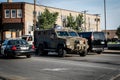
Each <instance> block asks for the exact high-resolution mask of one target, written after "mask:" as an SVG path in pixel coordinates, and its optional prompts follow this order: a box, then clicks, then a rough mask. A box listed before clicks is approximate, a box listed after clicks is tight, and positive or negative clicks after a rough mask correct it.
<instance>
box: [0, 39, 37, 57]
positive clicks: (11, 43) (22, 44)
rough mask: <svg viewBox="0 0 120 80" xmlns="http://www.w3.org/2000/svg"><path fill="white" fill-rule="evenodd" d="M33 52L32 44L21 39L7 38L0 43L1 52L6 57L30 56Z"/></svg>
mask: <svg viewBox="0 0 120 80" xmlns="http://www.w3.org/2000/svg"><path fill="white" fill-rule="evenodd" d="M34 52H35V47H34V45H29V44H28V42H27V41H25V40H23V39H7V40H5V41H4V42H3V43H2V45H1V54H2V55H4V56H6V57H16V56H26V57H27V58H30V57H31V55H32V53H34Z"/></svg>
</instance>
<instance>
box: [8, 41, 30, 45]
mask: <svg viewBox="0 0 120 80" xmlns="http://www.w3.org/2000/svg"><path fill="white" fill-rule="evenodd" d="M19 44H20V45H27V44H28V43H27V42H26V41H25V40H9V41H8V45H19Z"/></svg>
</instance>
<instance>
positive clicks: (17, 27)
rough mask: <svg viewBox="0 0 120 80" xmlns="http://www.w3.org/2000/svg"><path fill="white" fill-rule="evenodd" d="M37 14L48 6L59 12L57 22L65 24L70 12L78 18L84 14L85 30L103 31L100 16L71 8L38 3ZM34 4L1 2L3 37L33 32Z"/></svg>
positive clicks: (0, 22)
mask: <svg viewBox="0 0 120 80" xmlns="http://www.w3.org/2000/svg"><path fill="white" fill-rule="evenodd" d="M35 7H36V20H37V16H38V15H39V14H41V13H42V12H44V10H45V8H47V9H48V10H49V11H50V12H58V13H59V15H58V18H57V21H56V24H58V25H60V26H63V20H64V19H66V18H67V16H69V15H70V14H71V15H72V16H74V17H75V18H76V16H78V15H79V14H83V16H84V21H85V22H84V24H83V25H82V27H81V28H82V29H83V31H101V29H100V16H99V15H95V14H85V13H82V12H76V11H71V10H65V9H60V8H54V7H48V6H42V5H36V6H35ZM33 13H34V4H31V3H26V2H12V1H10V2H4V3H1V4H0V25H1V26H0V32H1V38H2V39H5V38H14V37H19V36H21V35H28V34H33V24H34V23H33V20H34V14H33Z"/></svg>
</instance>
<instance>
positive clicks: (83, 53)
mask: <svg viewBox="0 0 120 80" xmlns="http://www.w3.org/2000/svg"><path fill="white" fill-rule="evenodd" d="M87 54H88V51H87V50H85V51H83V52H81V53H80V52H79V55H80V56H82V57H84V56H86V55H87Z"/></svg>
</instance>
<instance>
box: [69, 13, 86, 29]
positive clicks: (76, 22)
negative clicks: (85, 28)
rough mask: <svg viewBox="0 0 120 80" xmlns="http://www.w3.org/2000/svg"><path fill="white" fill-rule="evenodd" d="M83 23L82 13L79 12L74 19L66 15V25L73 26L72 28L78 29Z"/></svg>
mask: <svg viewBox="0 0 120 80" xmlns="http://www.w3.org/2000/svg"><path fill="white" fill-rule="evenodd" d="M83 23H84V20H83V15H81V14H79V15H78V16H77V17H76V19H75V18H74V17H73V16H72V15H71V14H70V15H69V16H67V27H70V28H73V29H74V30H77V31H79V30H80V27H81V26H82V24H83Z"/></svg>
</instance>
